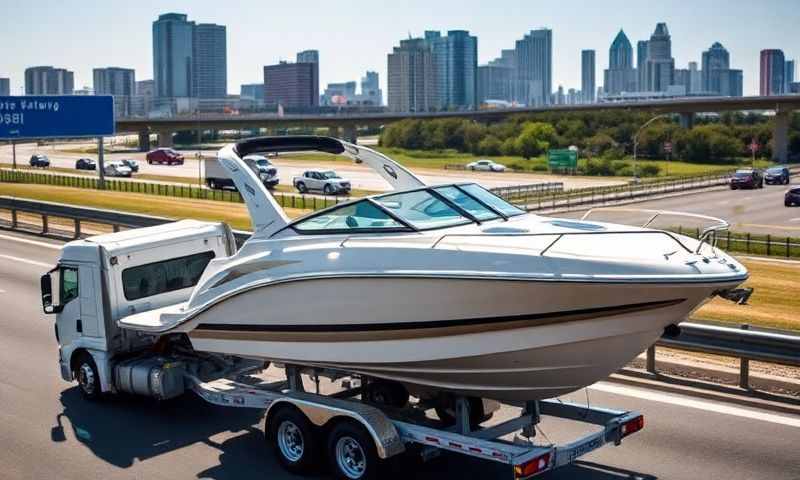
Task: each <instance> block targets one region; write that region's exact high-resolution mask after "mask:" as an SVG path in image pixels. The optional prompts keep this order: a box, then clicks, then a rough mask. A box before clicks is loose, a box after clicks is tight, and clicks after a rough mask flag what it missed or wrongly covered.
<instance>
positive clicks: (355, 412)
mask: <svg viewBox="0 0 800 480" xmlns="http://www.w3.org/2000/svg"><path fill="white" fill-rule="evenodd" d="M286 404H289V405H292V406H293V407H295V408H297V409H298V410H299V411H301V412H302V413H303V414H304V415H305V416H306V417H307V418H308V420H309V421H310V422H311V423H312V424H314V425H316V426H317V427H324V426H326V425H327V424H329V423H330V422H331V421H335V420H337V419H343V418H347V419H351V420H354V421H356V422H358V423H359V424H360V425H362V426H363V427H364V428H365V429H366V430H367V432H369V434H370V436H372V439H373V440H374V441H375V448H376V449H377V451H378V456H379V457H380V458H381V459H386V458H390V457H393V456H395V455H397V454H399V453H403V452H404V451H405V445H404V444H403V441H402V440H401V438H400V434H399V433H398V431H397V429H396V428H395V426H394V424H393V423H392V422H391V420H389V418H388V417H387V416H386V415H385V414H384V413H383V412H382V411H380V410H379V409H377V408H375V407H372V406H370V405H366V404H361V403H358V404H354V403H353V402H346V401H343V400H340V399H336V398H330V397H321V396H319V395H313V394H301V393H298V392H295V393H293V394H292V397H281V398H277V399H275V400H274V401H273V402H271V403H270V405H269V407H267V412H266V418H267V422H269V420H270V415H271V413H272V412H273V411H276V410H275V407H276V406H280V405H286Z"/></svg>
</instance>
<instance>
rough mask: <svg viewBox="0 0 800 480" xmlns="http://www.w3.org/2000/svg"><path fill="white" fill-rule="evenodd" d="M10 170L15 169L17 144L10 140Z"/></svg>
mask: <svg viewBox="0 0 800 480" xmlns="http://www.w3.org/2000/svg"><path fill="white" fill-rule="evenodd" d="M11 168H12V169H14V170H16V169H17V142H15V141H14V140H11Z"/></svg>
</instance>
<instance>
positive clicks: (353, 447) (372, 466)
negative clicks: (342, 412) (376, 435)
mask: <svg viewBox="0 0 800 480" xmlns="http://www.w3.org/2000/svg"><path fill="white" fill-rule="evenodd" d="M328 462H329V463H330V466H331V471H332V473H333V475H334V477H336V478H339V479H341V480H372V479H376V478H380V475H379V470H380V467H381V459H380V457H378V451H377V449H376V448H375V441H374V440H373V439H372V437H371V436H370V435H369V433H367V431H366V430H364V428H363V427H362V426H360V425H356V424H355V423H353V422H351V421H343V422H341V423H339V424H337V425H336V426H335V427H333V429H332V430H331V432H330V434H329V435H328Z"/></svg>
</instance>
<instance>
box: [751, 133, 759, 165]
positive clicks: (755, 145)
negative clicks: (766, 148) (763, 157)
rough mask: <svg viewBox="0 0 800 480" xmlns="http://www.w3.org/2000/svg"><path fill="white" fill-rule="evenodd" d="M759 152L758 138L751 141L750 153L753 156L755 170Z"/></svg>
mask: <svg viewBox="0 0 800 480" xmlns="http://www.w3.org/2000/svg"><path fill="white" fill-rule="evenodd" d="M757 151H758V142H757V141H756V138H755V137H753V140H751V141H750V152H751V153H752V154H753V168H756V152H757Z"/></svg>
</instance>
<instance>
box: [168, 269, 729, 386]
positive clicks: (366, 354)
mask: <svg viewBox="0 0 800 480" xmlns="http://www.w3.org/2000/svg"><path fill="white" fill-rule="evenodd" d="M736 283H738V282H733V283H731V282H728V283H725V282H720V283H661V284H659V283H625V282H621V283H593V282H560V281H539V280H536V281H530V280H506V279H503V280H497V279H486V278H427V277H408V276H402V277H399V276H381V277H370V278H365V277H357V278H341V277H337V278H314V279H304V280H298V281H291V282H278V283H273V284H269V285H266V286H261V287H258V288H253V289H251V290H248V291H245V292H242V293H239V294H237V295H236V296H234V297H230V298H227V299H226V300H224V301H222V302H220V303H218V304H216V305H214V306H212V307H211V308H209V309H207V310H205V311H203V312H201V313H200V314H199V315H197V316H196V317H194V318H193V319H192V320H191V321H189V322H187V323H186V324H184V325H183V326H182V327H181V330H184V331H186V332H187V334H188V336H189V338H190V339H191V342H192V344H193V346H194V348H195V349H197V350H200V351H207V352H216V353H225V354H233V355H240V356H247V357H252V358H260V359H265V360H270V361H279V362H284V363H295V364H300V365H312V366H322V367H328V368H339V369H343V370H348V371H354V372H358V373H361V374H364V375H370V376H373V377H378V378H385V379H390V380H395V381H399V382H402V383H405V384H407V385H409V386H411V387H413V390H415V391H419V390H424V389H427V388H429V389H439V390H449V391H453V392H456V393H462V394H466V395H470V396H477V397H483V398H493V399H497V400H507V401H510V400H536V399H546V398H552V397H556V396H559V395H563V394H566V393H569V392H572V391H575V390H578V389H581V388H583V387H585V386H588V385H591V384H592V383H594V382H596V381H598V380H601V379H603V378H605V377H607V376H608V375H609V374H610V373H613V372H614V371H616V370H618V369H619V368H620V367H622V366H623V365H625V364H626V363H627V362H629V361H630V360H631V359H632V358H633V357H635V356H636V355H637V354H639V353H640V352H642V351H643V350H645V349H646V348H647V347H648V346H650V345H651V344H652V343H654V342H655V341H656V340H657V339H658V338H659V336H660V335H661V334H662V332H663V329H664V328H665V327H666V326H668V325H670V324H676V323H679V322H681V321H683V320H684V319H685V317H686V315H688V314H689V313H690V312H691V311H693V310H694V309H695V308H697V307H698V306H699V305H700V304H702V303H703V301H705V300H706V299H707V298H709V296H710V295H711V294H712V293H713V292H714V291H715V290H718V289H720V288H730V287H733V286H735V285H736ZM311 299H313V301H310V300H311ZM377 299H382V300H380V302H378V301H377ZM632 299H635V302H633V301H632ZM264 305H275V308H270V309H267V310H266V311H265V310H264ZM313 305H319V306H321V307H318V308H314V307H313Z"/></svg>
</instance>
